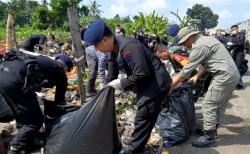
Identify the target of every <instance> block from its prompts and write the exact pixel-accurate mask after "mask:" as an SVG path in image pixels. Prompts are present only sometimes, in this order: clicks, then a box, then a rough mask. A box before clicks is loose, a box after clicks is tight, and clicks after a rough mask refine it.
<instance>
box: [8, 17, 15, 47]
mask: <svg viewBox="0 0 250 154" xmlns="http://www.w3.org/2000/svg"><path fill="white" fill-rule="evenodd" d="M6 28H7V29H6V52H9V51H10V49H12V48H13V46H14V42H13V28H14V18H13V16H12V14H11V13H8V19H7V26H6Z"/></svg>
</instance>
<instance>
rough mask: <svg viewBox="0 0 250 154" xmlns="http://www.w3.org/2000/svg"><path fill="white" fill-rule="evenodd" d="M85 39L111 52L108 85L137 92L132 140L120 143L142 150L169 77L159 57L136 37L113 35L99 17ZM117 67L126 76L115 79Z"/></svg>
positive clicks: (127, 150)
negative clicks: (136, 109) (136, 108)
mask: <svg viewBox="0 0 250 154" xmlns="http://www.w3.org/2000/svg"><path fill="white" fill-rule="evenodd" d="M84 41H85V42H86V43H87V44H88V45H94V46H95V48H96V49H97V50H99V51H102V52H108V53H110V59H109V62H108V63H109V64H108V65H109V73H108V74H109V75H108V80H109V81H111V80H113V81H111V82H110V83H109V84H108V85H109V86H111V87H113V88H115V89H117V90H118V89H119V90H125V91H126V90H133V91H134V92H135V93H136V94H137V107H138V111H137V114H136V117H135V130H134V132H133V134H132V140H131V141H130V142H129V143H126V145H124V147H123V152H124V153H132V154H133V153H138V152H141V151H143V149H144V146H145V145H146V144H147V141H148V139H149V137H150V134H151V131H152V129H153V127H154V125H155V122H156V120H157V116H158V113H159V112H160V109H161V103H162V101H163V99H164V98H165V96H166V95H167V94H168V92H169V89H170V85H171V82H172V80H171V78H170V76H169V74H168V72H167V71H166V69H165V68H164V65H163V64H162V63H161V61H160V60H159V59H158V58H156V57H155V56H154V55H153V53H152V52H151V51H150V50H149V49H148V48H147V47H146V46H144V45H143V44H142V43H140V42H139V41H138V40H135V39H133V38H125V37H119V38H118V37H117V38H116V37H114V35H113V33H112V32H111V31H110V29H109V28H108V27H107V26H106V25H105V23H104V22H103V21H102V20H96V21H95V22H94V23H92V24H91V25H90V26H89V27H88V29H87V31H86V32H85V34H84ZM118 68H119V69H120V70H121V71H123V72H124V73H126V74H127V78H124V79H115V78H117V76H118V72H119V70H118Z"/></svg>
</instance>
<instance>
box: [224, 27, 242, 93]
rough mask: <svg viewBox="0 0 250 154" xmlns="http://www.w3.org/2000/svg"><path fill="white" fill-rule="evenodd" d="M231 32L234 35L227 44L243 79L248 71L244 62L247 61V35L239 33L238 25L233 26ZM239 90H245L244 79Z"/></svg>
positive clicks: (239, 85) (238, 86)
mask: <svg viewBox="0 0 250 154" xmlns="http://www.w3.org/2000/svg"><path fill="white" fill-rule="evenodd" d="M231 31H232V34H231V37H230V38H229V40H228V42H227V45H228V46H229V50H230V53H231V55H232V57H233V60H234V62H235V64H236V66H237V68H238V70H239V72H240V75H241V77H242V76H243V75H244V74H245V72H246V69H244V66H243V65H244V64H243V61H244V59H245V53H244V45H245V34H244V33H242V32H239V28H238V25H233V26H232V27H231ZM237 88H238V89H242V88H244V85H243V81H242V79H240V82H239V84H238V85H237Z"/></svg>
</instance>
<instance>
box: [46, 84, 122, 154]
mask: <svg viewBox="0 0 250 154" xmlns="http://www.w3.org/2000/svg"><path fill="white" fill-rule="evenodd" d="M50 125H52V127H51V129H50V130H51V131H50V133H49V136H48V139H47V143H46V145H45V154H116V153H119V151H120V149H121V143H120V138H119V136H118V131H117V124H116V113H115V101H114V89H113V88H111V87H106V88H105V89H103V90H102V91H101V92H99V93H98V94H97V96H96V97H94V98H93V99H92V100H91V101H89V102H88V103H87V104H86V105H84V106H83V107H81V108H80V109H78V110H77V111H74V112H71V113H68V114H66V115H64V116H62V117H60V118H59V119H57V120H52V121H51V122H50Z"/></svg>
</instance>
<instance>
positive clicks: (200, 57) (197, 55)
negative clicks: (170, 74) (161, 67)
mask: <svg viewBox="0 0 250 154" xmlns="http://www.w3.org/2000/svg"><path fill="white" fill-rule="evenodd" d="M208 50H209V49H208V48H207V47H198V48H193V49H192V51H191V54H190V57H189V60H190V61H189V63H188V64H187V65H185V66H184V67H183V69H182V70H181V72H180V73H179V74H177V76H176V77H175V78H174V80H173V82H172V89H173V88H175V86H176V85H178V84H179V83H181V82H183V81H184V80H186V79H188V78H189V77H190V75H191V74H192V72H193V71H194V70H195V69H196V68H197V67H198V66H199V65H200V64H201V63H202V62H203V61H204V60H205V59H206V57H207V53H208V52H209V51H208ZM204 73H205V68H204V67H201V69H200V71H199V72H198V74H197V77H200V76H202V75H203V74H204Z"/></svg>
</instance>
